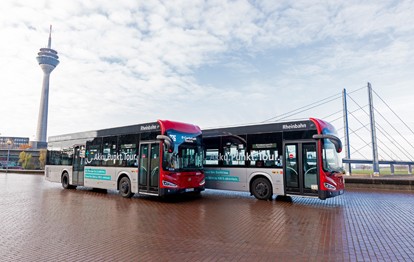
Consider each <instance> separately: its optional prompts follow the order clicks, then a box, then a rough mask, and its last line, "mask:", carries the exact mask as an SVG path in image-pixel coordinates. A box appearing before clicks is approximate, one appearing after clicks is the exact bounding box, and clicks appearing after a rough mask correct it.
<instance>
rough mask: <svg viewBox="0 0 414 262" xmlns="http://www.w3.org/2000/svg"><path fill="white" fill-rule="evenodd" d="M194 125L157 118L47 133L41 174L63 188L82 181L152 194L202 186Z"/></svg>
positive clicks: (200, 154)
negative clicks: (127, 124) (56, 134)
mask: <svg viewBox="0 0 414 262" xmlns="http://www.w3.org/2000/svg"><path fill="white" fill-rule="evenodd" d="M202 162H203V149H202V140H201V130H200V128H199V127H198V126H195V125H192V124H185V123H180V122H173V121H168V120H158V121H157V122H154V123H147V124H140V125H133V126H124V127H117V128H110V129H103V130H97V131H90V132H81V133H74V134H67V135H61V136H53V137H49V142H48V151H47V163H46V167H45V178H46V180H48V181H51V182H58V183H61V184H62V187H63V188H65V189H73V188H76V187H77V186H85V187H91V188H100V189H114V190H119V193H120V195H121V196H123V197H131V196H132V195H133V194H134V193H138V194H144V195H154V196H165V195H168V194H174V193H182V192H196V193H199V192H200V191H202V190H204V183H205V180H204V173H203V171H202V167H203V166H202Z"/></svg>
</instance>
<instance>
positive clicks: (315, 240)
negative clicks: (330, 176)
mask: <svg viewBox="0 0 414 262" xmlns="http://www.w3.org/2000/svg"><path fill="white" fill-rule="evenodd" d="M0 199H1V201H0V237H1V239H0V242H1V244H0V261H412V260H413V258H414V248H413V246H414V193H412V191H411V192H410V191H405V192H403V191H389V190H388V191H386V190H382V191H378V190H377V191H376V190H373V189H364V190H363V189H352V190H348V191H347V192H346V193H345V194H344V195H343V196H340V197H337V198H334V199H328V200H326V201H322V200H318V199H307V198H294V199H293V202H291V203H289V202H281V201H276V200H273V201H259V200H256V199H255V198H254V197H251V196H249V195H248V194H244V193H234V192H227V191H214V190H207V191H205V192H203V193H202V196H201V197H196V196H180V197H175V198H172V199H166V200H160V199H157V198H149V197H138V196H134V197H133V198H131V199H124V198H121V197H120V196H118V195H117V194H116V192H113V191H109V192H108V193H105V192H102V191H101V192H99V191H93V190H92V189H90V188H78V189H76V190H64V189H62V188H61V186H60V184H54V183H50V182H47V181H44V177H43V176H42V175H18V174H4V173H0Z"/></svg>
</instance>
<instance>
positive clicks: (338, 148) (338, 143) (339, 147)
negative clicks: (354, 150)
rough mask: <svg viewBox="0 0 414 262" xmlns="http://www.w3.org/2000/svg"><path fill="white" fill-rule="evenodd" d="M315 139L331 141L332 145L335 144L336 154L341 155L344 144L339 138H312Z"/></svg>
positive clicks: (320, 136)
mask: <svg viewBox="0 0 414 262" xmlns="http://www.w3.org/2000/svg"><path fill="white" fill-rule="evenodd" d="M312 138H313V139H316V140H318V139H329V141H331V143H332V144H334V146H335V149H336V152H338V153H341V151H342V142H341V140H340V139H339V138H337V137H336V136H334V135H313V136H312Z"/></svg>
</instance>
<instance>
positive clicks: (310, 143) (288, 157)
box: [203, 118, 344, 200]
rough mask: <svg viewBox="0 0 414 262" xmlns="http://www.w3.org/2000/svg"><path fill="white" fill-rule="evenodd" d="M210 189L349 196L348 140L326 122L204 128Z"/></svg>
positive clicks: (264, 194) (265, 195) (267, 194)
mask: <svg viewBox="0 0 414 262" xmlns="http://www.w3.org/2000/svg"><path fill="white" fill-rule="evenodd" d="M203 142H204V148H205V160H204V173H205V176H206V188H212V189H225V190H236V191H246V192H250V193H251V194H252V195H254V196H255V197H256V198H258V199H262V200H267V199H272V197H273V194H276V195H278V196H307V197H317V198H320V199H326V198H329V197H334V196H338V195H341V194H343V192H344V178H343V177H342V175H343V169H342V163H341V160H340V157H339V154H338V153H339V152H341V150H342V144H341V141H340V139H339V138H338V136H337V134H336V131H335V128H334V127H333V126H332V125H331V124H329V123H328V122H326V121H323V120H320V119H315V118H311V119H309V120H304V121H294V122H284V123H270V124H259V125H246V126H236V127H224V128H214V129H207V130H203Z"/></svg>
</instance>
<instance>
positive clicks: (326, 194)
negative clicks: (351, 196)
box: [319, 189, 344, 200]
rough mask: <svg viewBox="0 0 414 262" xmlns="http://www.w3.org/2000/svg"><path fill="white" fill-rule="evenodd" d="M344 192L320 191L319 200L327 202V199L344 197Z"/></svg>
mask: <svg viewBox="0 0 414 262" xmlns="http://www.w3.org/2000/svg"><path fill="white" fill-rule="evenodd" d="M343 193H344V190H343V189H341V190H337V191H329V190H320V191H319V199H322V200H325V199H327V198H331V197H336V196H339V195H342V194H343Z"/></svg>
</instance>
